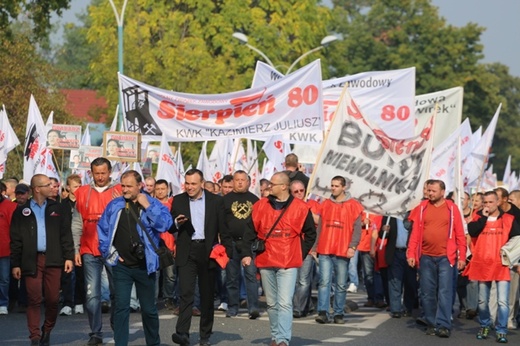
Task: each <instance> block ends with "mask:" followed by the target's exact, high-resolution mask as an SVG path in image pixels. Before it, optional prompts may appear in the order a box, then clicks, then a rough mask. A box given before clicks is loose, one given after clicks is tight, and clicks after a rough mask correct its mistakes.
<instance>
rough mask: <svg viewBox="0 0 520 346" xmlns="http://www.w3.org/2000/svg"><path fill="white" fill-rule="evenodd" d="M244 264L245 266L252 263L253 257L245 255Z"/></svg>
mask: <svg viewBox="0 0 520 346" xmlns="http://www.w3.org/2000/svg"><path fill="white" fill-rule="evenodd" d="M242 265H243V266H244V267H247V266H248V265H251V257H249V256H248V257H244V258H242Z"/></svg>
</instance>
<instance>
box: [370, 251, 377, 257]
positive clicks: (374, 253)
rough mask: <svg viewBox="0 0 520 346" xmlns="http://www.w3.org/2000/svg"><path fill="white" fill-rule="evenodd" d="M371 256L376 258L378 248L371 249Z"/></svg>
mask: <svg viewBox="0 0 520 346" xmlns="http://www.w3.org/2000/svg"><path fill="white" fill-rule="evenodd" d="M370 257H372V258H376V250H370Z"/></svg>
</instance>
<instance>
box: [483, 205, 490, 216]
mask: <svg viewBox="0 0 520 346" xmlns="http://www.w3.org/2000/svg"><path fill="white" fill-rule="evenodd" d="M482 215H484V216H489V207H484V208H482Z"/></svg>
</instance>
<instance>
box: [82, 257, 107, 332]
mask: <svg viewBox="0 0 520 346" xmlns="http://www.w3.org/2000/svg"><path fill="white" fill-rule="evenodd" d="M82 261H83V272H84V273H85V309H86V310H87V315H88V322H89V325H90V330H91V333H89V336H95V337H98V338H103V332H102V328H103V319H102V316H101V272H102V271H103V267H105V268H106V272H107V277H108V284H109V287H110V292H114V289H113V287H112V268H111V267H109V266H107V265H105V262H104V260H103V258H102V257H101V256H96V257H95V256H92V255H91V254H84V255H83V256H82ZM113 306H114V304H112V307H113ZM113 312H114V309H111V316H110V321H113Z"/></svg>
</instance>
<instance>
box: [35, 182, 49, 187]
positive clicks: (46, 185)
mask: <svg viewBox="0 0 520 346" xmlns="http://www.w3.org/2000/svg"><path fill="white" fill-rule="evenodd" d="M51 185H52V183H48V184H45V185H37V186H36V187H50V186H51Z"/></svg>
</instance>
